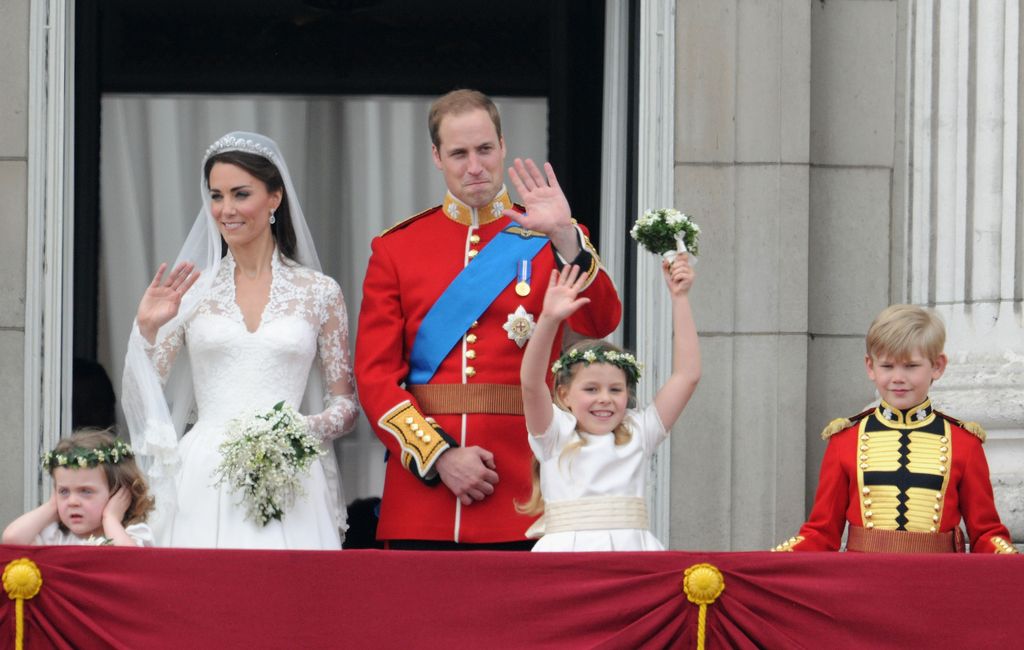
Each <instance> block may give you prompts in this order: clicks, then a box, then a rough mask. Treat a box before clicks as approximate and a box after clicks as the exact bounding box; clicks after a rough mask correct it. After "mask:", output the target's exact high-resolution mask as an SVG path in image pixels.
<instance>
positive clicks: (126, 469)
mask: <svg viewBox="0 0 1024 650" xmlns="http://www.w3.org/2000/svg"><path fill="white" fill-rule="evenodd" d="M116 439H117V438H116V436H115V435H114V433H113V432H112V431H111V430H110V429H79V430H78V431H75V432H74V433H72V434H71V435H70V436H68V437H67V438H62V439H61V440H60V442H58V443H57V446H56V447H54V449H53V453H54V454H69V453H71V451H72V450H74V449H87V450H93V449H103V448H107V447H112V446H113V445H114V442H115V441H116ZM96 467H102V468H103V474H104V475H105V476H106V477H107V487H108V488H109V489H110V493H111V494H113V493H114V492H115V491H116V490H117V489H118V488H124V489H126V490H128V492H129V493H131V502H130V503H129V504H128V509H127V510H126V511H125V513H124V519H123V520H122V521H121V524H122V525H124V526H127V525H129V524H138V523H142V522H144V521H146V517H147V516H148V515H149V513H150V512H151V511H152V510H153V506H154V505H155V502H154V499H153V497H151V496H150V495H149V486H148V485H147V484H146V479H145V477H144V476H143V475H142V470H140V469H139V466H138V465H137V464H136V463H135V459H134V458H121V459H120V460H119V461H118V462H116V463H111V462H105V463H100V464H98V465H96ZM53 469H54V468H51V469H50V476H53ZM68 469H74V468H68ZM59 525H60V529H61V530H62V531H64V532H67V528H66V527H65V526H64V523H63V522H59Z"/></svg>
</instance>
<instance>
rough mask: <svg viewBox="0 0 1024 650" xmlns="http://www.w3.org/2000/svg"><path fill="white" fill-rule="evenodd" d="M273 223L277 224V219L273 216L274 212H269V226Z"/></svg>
mask: <svg viewBox="0 0 1024 650" xmlns="http://www.w3.org/2000/svg"><path fill="white" fill-rule="evenodd" d="M275 223H277V217H275V216H274V211H273V210H271V211H270V225H271V226H273V225H274V224H275Z"/></svg>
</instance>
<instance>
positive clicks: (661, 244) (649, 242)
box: [629, 208, 700, 262]
mask: <svg viewBox="0 0 1024 650" xmlns="http://www.w3.org/2000/svg"><path fill="white" fill-rule="evenodd" d="M629 234H630V235H632V237H633V239H635V240H636V241H637V243H638V244H640V245H641V246H643V247H644V248H646V249H647V250H649V251H650V252H652V253H654V254H656V255H661V256H662V257H664V258H665V259H666V260H668V261H669V262H671V261H672V259H673V258H675V255H676V253H677V252H687V253H689V254H690V255H691V256H695V255H697V254H698V252H699V250H700V249H699V246H698V240H699V238H700V226H698V225H697V224H696V223H694V222H693V220H691V219H690V217H689V216H687V215H685V214H683V213H682V212H680V211H679V210H676V209H674V208H660V209H658V210H647V211H646V212H644V215H643V216H642V217H640V218H639V219H637V220H636V223H635V224H633V228H632V230H630V231H629Z"/></svg>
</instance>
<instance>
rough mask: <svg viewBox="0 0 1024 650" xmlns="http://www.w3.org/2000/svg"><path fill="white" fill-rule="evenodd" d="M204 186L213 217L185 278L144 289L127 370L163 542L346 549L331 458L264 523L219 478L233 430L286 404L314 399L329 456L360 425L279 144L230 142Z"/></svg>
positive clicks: (128, 405)
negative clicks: (338, 439)
mask: <svg viewBox="0 0 1024 650" xmlns="http://www.w3.org/2000/svg"><path fill="white" fill-rule="evenodd" d="M201 186H202V192H203V208H202V210H201V211H200V213H199V216H198V217H197V219H196V222H195V225H194V226H193V228H192V232H191V233H190V235H189V237H188V239H187V240H186V242H185V246H184V248H183V249H182V251H181V253H180V254H179V256H178V261H177V262H176V264H175V266H174V269H173V270H172V271H171V272H170V274H168V275H167V276H166V277H164V276H165V271H166V268H167V265H166V264H164V265H161V266H160V269H159V270H158V271H157V273H156V276H155V277H154V278H153V281H152V283H151V284H150V285H149V287H148V288H147V289H146V292H145V295H144V296H143V298H142V301H141V302H140V304H139V309H138V313H137V316H136V321H135V325H136V326H135V327H134V328H133V332H132V336H131V340H130V341H129V345H128V356H127V359H126V363H125V376H124V384H123V391H122V393H123V396H122V404H123V406H124V410H125V415H126V418H127V421H128V426H129V430H130V432H131V435H132V442H133V445H134V446H135V449H136V452H137V453H138V454H139V455H140V457H141V458H142V459H143V460H144V461H145V466H146V468H147V470H148V473H149V476H150V480H151V483H152V486H153V492H154V494H155V496H156V499H157V503H156V505H157V513H158V514H159V515H160V516H159V517H158V518H157V522H158V523H157V530H156V532H157V534H158V539H159V540H160V541H161V543H164V544H167V545H171V546H196V547H228V548H287V549H338V548H340V547H341V538H342V537H341V536H342V534H343V532H344V530H345V523H344V518H343V517H344V514H343V513H344V501H343V500H342V497H341V496H340V487H339V486H340V481H339V477H338V475H337V464H336V461H335V457H334V455H333V453H328V454H327V455H326V456H324V457H322V458H321V462H314V463H313V465H312V466H311V467H310V468H309V471H308V473H304V476H303V477H302V479H301V485H300V489H299V490H298V496H297V498H295V500H294V503H293V504H292V505H291V506H290V507H289V508H287V509H286V511H285V512H284V514H283V516H281V517H280V519H272V520H270V521H269V522H267V523H266V525H261V524H260V523H257V522H254V521H252V520H251V519H250V518H248V517H247V516H246V507H245V505H243V504H242V497H241V495H240V494H239V493H238V492H237V491H233V490H232V489H230V488H229V487H226V486H224V485H218V484H217V481H216V477H215V475H216V472H217V468H218V465H219V464H220V462H221V458H222V454H221V451H220V445H221V444H222V443H223V442H224V440H225V438H226V436H227V435H228V433H229V430H230V429H231V427H232V424H231V423H232V421H233V420H238V419H241V418H247V417H250V418H251V416H253V415H255V414H257V413H263V412H267V411H269V410H271V409H272V408H273V407H274V406H275V405H276V404H278V403H280V402H285V403H286V404H287V405H289V406H291V407H293V408H295V409H297V410H298V409H300V407H301V406H302V403H303V397H304V396H305V397H306V401H307V403H308V402H309V399H310V398H313V399H314V405H313V406H312V407H310V406H307V407H306V409H307V410H306V412H307V413H308V412H309V410H310V409H312V411H313V412H314V414H313V415H307V416H305V417H304V424H305V425H306V426H307V427H308V430H309V432H310V433H311V434H312V435H314V436H315V437H316V438H318V439H319V440H321V441H322V442H323V443H324V447H325V450H327V451H328V452H330V442H331V440H333V439H334V438H336V437H338V436H340V435H342V434H343V433H346V432H347V431H349V430H351V429H352V427H353V426H354V424H355V421H356V417H357V415H358V403H357V401H356V396H355V384H354V383H353V380H352V362H351V357H350V353H349V346H348V317H347V315H346V311H345V303H344V300H343V297H342V294H341V289H340V287H339V286H338V284H337V283H336V282H335V281H334V280H332V279H331V278H328V277H327V276H325V275H323V274H322V273H320V263H319V260H318V258H317V255H316V251H315V249H314V247H313V239H312V236H311V234H310V232H309V229H308V227H307V226H306V221H305V218H304V216H303V213H302V208H301V207H300V205H299V201H298V197H297V196H296V193H295V188H294V186H293V185H292V182H291V177H290V175H289V173H288V168H287V165H286V164H285V161H284V157H283V156H282V155H281V152H280V150H279V149H278V147H277V145H276V143H274V141H273V140H271V139H269V138H267V137H265V136H262V135H259V134H255V133H244V132H234V133H230V134H228V135H225V136H224V137H222V138H220V139H219V140H217V141H216V142H215V143H213V145H212V146H211V147H210V148H209V149H208V150H207V152H206V155H205V156H204V158H203V173H202V176H201ZM165 394H166V399H165ZM320 400H322V402H321V403H320V404H315V402H316V401H320ZM193 413H194V416H193V415H192V414H193ZM193 418H194V420H195V421H194V424H193V425H192V426H191V428H190V429H188V432H187V433H184V435H183V437H181V439H180V441H179V440H178V437H179V436H181V435H182V434H183V432H184V430H185V428H186V427H185V420H186V419H189V420H191V419H193Z"/></svg>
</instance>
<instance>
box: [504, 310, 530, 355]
mask: <svg viewBox="0 0 1024 650" xmlns="http://www.w3.org/2000/svg"><path fill="white" fill-rule="evenodd" d="M536 326H537V323H536V322H535V321H534V320H533V314H531V313H529V312H528V311H526V310H525V309H524V308H523V306H522V305H519V307H517V308H516V310H515V311H514V312H512V313H511V314H509V315H508V319H507V320H506V321H505V324H504V325H502V328H503V329H504V330H505V331H506V332H508V337H509V338H510V339H512V340H513V341H515V342H516V345H518V346H519V347H523V346H524V345H526V342H527V341H529V340H530V337H531V336H533V329H534V328H535V327H536Z"/></svg>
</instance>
